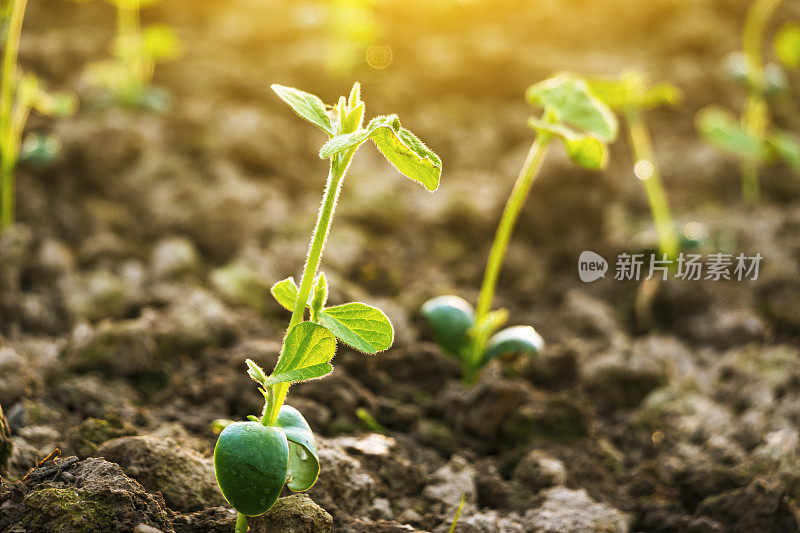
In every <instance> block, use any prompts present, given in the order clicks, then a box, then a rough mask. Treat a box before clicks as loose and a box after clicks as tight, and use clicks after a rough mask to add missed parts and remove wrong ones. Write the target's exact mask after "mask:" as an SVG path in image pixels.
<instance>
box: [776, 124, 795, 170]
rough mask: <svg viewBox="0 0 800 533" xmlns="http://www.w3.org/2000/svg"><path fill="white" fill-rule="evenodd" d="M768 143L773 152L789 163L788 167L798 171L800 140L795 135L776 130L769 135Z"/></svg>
mask: <svg viewBox="0 0 800 533" xmlns="http://www.w3.org/2000/svg"><path fill="white" fill-rule="evenodd" d="M769 145H770V147H771V148H772V150H773V151H774V152H775V154H776V155H777V156H778V157H780V158H781V159H783V160H784V161H785V162H786V164H787V165H789V168H791V169H792V170H793V171H794V172H796V173H800V140H798V138H797V136H796V135H792V134H791V133H789V132H786V131H777V132H775V133H773V134H772V135H771V136H770V138H769Z"/></svg>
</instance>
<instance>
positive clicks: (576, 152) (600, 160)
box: [564, 135, 608, 170]
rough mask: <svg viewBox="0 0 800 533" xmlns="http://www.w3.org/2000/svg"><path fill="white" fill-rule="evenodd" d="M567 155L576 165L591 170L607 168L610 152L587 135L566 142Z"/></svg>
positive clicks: (598, 141)
mask: <svg viewBox="0 0 800 533" xmlns="http://www.w3.org/2000/svg"><path fill="white" fill-rule="evenodd" d="M564 147H565V148H566V149H567V155H568V156H569V158H570V159H571V160H572V161H574V162H575V163H577V164H579V165H580V166H582V167H584V168H588V169H590V170H598V169H601V168H605V166H606V163H607V162H608V151H607V150H606V147H605V145H604V144H603V143H602V142H600V140H598V139H596V138H595V137H591V136H589V135H587V136H586V137H583V138H580V139H571V140H570V139H568V140H565V141H564Z"/></svg>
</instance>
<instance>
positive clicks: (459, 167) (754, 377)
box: [0, 0, 800, 533]
mask: <svg viewBox="0 0 800 533" xmlns="http://www.w3.org/2000/svg"><path fill="white" fill-rule="evenodd" d="M747 4H748V2H746V1H744V0H735V1H733V0H696V1H694V2H678V1H675V0H650V1H648V2H641V1H639V0H619V1H617V2H613V3H610V2H589V1H586V0H568V1H565V0H559V1H557V0H548V1H542V2H537V3H536V5H535V8H534V7H533V4H532V3H530V2H525V1H523V0H492V2H482V1H477V0H476V1H462V2H422V1H419V0H413V1H404V2H400V1H398V0H385V1H383V2H380V3H378V4H376V7H375V10H376V13H377V16H378V20H379V21H380V24H381V35H380V38H379V41H380V42H381V43H388V44H390V45H391V46H392V49H393V57H394V59H393V62H392V64H391V65H390V66H389V68H387V69H384V70H377V69H372V68H370V67H369V66H367V65H366V64H360V63H359V64H358V65H357V66H356V67H355V68H354V70H353V71H352V72H349V73H347V74H332V73H331V72H329V71H328V70H327V69H326V57H327V54H328V52H329V49H330V47H331V42H330V39H331V38H332V37H331V33H330V31H329V30H328V27H327V26H326V25H325V22H324V18H320V16H319V13H324V6H325V5H326V4H324V3H323V4H319V3H316V2H311V1H305V2H290V1H288V0H281V1H271V2H264V1H263V0H231V1H228V2H222V3H220V2H189V1H188V0H165V1H164V2H163V3H161V4H159V5H158V6H155V7H153V8H150V9H147V10H146V11H144V12H143V17H144V19H145V21H150V20H152V21H161V22H165V23H168V24H170V25H172V26H174V27H175V28H176V29H177V31H178V34H179V35H180V38H181V39H182V40H183V42H184V43H185V48H186V52H185V56H184V57H183V58H182V59H180V60H178V61H176V62H173V63H168V64H163V65H159V66H158V67H157V69H156V74H155V82H156V83H157V84H158V85H160V86H163V87H165V88H167V89H169V91H170V92H171V93H172V95H173V96H174V105H173V107H172V109H171V110H170V111H168V112H166V113H164V114H154V113H147V112H135V111H131V110H124V109H118V108H113V107H111V108H109V107H100V106H97V105H94V104H93V103H92V102H93V101H95V100H93V98H94V97H95V96H96V95H95V94H94V93H93V91H92V89H91V87H89V86H88V85H87V83H86V80H85V77H84V75H83V69H84V67H85V65H86V64H87V63H89V62H91V61H95V60H98V59H101V58H103V57H105V55H106V54H107V47H108V43H109V41H110V39H111V38H112V33H113V10H112V9H111V8H110V7H109V6H108V5H106V4H104V3H101V2H95V3H83V2H81V3H73V2H46V3H45V2H31V4H30V6H29V12H28V16H27V18H26V20H25V32H24V36H23V40H22V48H21V63H22V65H23V66H24V67H25V68H28V69H31V70H33V71H36V72H37V73H38V74H39V75H41V77H42V78H43V79H46V80H48V82H49V84H50V86H51V87H54V88H61V89H69V90H73V91H75V92H77V93H78V95H79V97H80V98H81V100H82V110H81V111H80V112H79V113H78V114H77V115H75V116H73V117H70V118H65V119H59V120H57V121H53V120H50V119H43V118H40V117H33V118H32V119H31V121H30V129H31V130H32V131H53V132H55V133H57V134H58V135H59V136H60V137H61V139H62V151H61V154H60V156H59V158H58V159H57V160H56V161H55V162H54V163H53V164H52V165H50V166H46V167H36V166H25V167H22V168H21V169H20V172H19V198H18V203H19V217H18V218H19V223H18V224H17V225H16V226H14V227H12V228H11V229H10V230H9V231H7V232H6V233H5V234H4V235H2V237H0V239H2V242H0V405H2V411H0V474H3V475H4V476H5V477H3V478H2V484H0V532H2V533H11V532H14V533H21V532H50V531H61V532H69V531H75V532H77V531H135V532H137V533H148V532H151V533H152V532H153V531H165V532H171V531H175V532H201V531H203V532H205V531H228V532H229V531H232V530H233V523H234V520H235V513H233V512H232V511H231V510H230V509H229V507H228V506H227V504H226V502H225V501H224V499H223V498H222V497H221V495H220V494H219V492H218V491H217V490H216V485H215V480H214V475H213V467H212V463H211V459H210V452H211V450H212V449H213V446H214V442H215V435H214V433H213V431H212V429H211V422H212V421H213V420H215V419H218V418H230V419H244V418H245V417H246V416H247V415H248V414H253V413H258V412H259V411H260V409H261V401H262V400H261V395H260V394H259V393H258V391H257V390H256V387H255V386H254V384H253V383H252V382H250V380H249V379H248V377H247V375H246V373H245V366H244V359H245V358H246V357H250V358H252V359H254V360H256V361H257V362H259V363H260V364H261V365H262V366H263V367H265V368H271V367H272V365H274V363H275V360H276V357H277V351H278V349H279V347H280V340H281V336H282V333H283V330H284V328H285V325H286V323H287V321H288V316H287V313H285V312H284V311H283V310H282V309H281V308H280V307H279V306H278V305H277V304H276V303H274V302H273V301H272V300H271V298H270V297H269V294H268V292H267V290H268V288H269V286H270V285H271V284H272V283H274V282H275V281H277V280H279V279H283V278H284V277H286V276H288V275H295V276H298V274H299V270H300V268H301V265H302V262H303V259H304V257H305V253H306V244H307V239H308V236H309V233H310V231H311V228H312V224H313V220H314V216H315V214H316V210H317V208H318V202H319V198H320V196H321V192H322V187H323V183H324V179H325V176H326V171H327V170H326V166H325V162H324V161H322V160H320V159H319V158H318V157H317V156H316V154H317V150H318V148H319V146H320V145H321V144H322V143H323V142H324V139H323V137H322V136H321V135H320V134H317V133H315V132H314V130H313V127H312V126H310V125H308V124H306V123H304V122H302V121H301V120H300V119H298V118H297V117H295V116H294V115H293V114H292V113H291V111H289V110H288V109H286V108H284V106H283V105H282V103H281V102H279V101H278V100H277V98H275V97H274V96H272V95H271V94H269V93H268V91H267V87H268V85H269V83H274V82H277V83H283V84H287V85H292V86H296V87H299V88H302V89H305V90H308V91H311V92H314V93H316V94H319V95H320V96H322V97H323V99H324V100H326V101H333V100H334V99H335V98H336V97H337V96H338V95H339V94H342V93H345V92H346V91H347V90H348V89H349V86H350V85H351V84H352V81H354V80H359V81H361V83H362V85H363V88H362V89H363V95H364V98H365V101H366V102H367V104H368V110H367V112H368V115H369V116H372V115H374V114H382V113H389V112H396V113H398V114H399V116H400V117H401V120H402V121H403V123H404V125H405V126H407V127H408V128H409V129H411V130H412V131H414V132H415V133H417V134H418V135H419V136H420V137H421V138H422V139H424V140H426V142H428V144H429V145H430V146H431V147H432V148H433V149H434V150H435V151H436V152H437V153H438V154H439V155H440V156H441V158H442V160H443V161H444V175H443V178H442V185H441V187H440V189H439V190H438V191H437V192H436V193H435V194H429V193H427V192H425V191H424V190H423V189H422V188H421V187H419V186H418V185H416V184H414V183H412V182H410V181H409V180H405V179H404V178H402V176H400V175H398V174H397V172H395V171H394V170H393V169H392V168H391V167H389V166H388V165H386V164H385V162H383V161H382V160H381V158H380V156H379V155H378V154H377V152H376V151H374V150H372V151H371V149H369V148H368V147H365V149H363V150H362V151H361V152H360V153H359V155H358V156H357V158H356V161H355V163H354V165H353V167H352V170H351V173H350V175H348V178H347V183H346V184H345V188H344V192H343V195H342V198H341V200H340V205H339V208H338V210H337V215H336V219H335V221H334V224H333V229H332V233H331V236H330V240H329V242H328V247H327V250H326V254H325V257H324V261H323V263H324V265H323V268H324V271H325V273H326V276H327V277H328V280H329V284H330V286H331V296H330V301H331V302H332V303H343V302H346V301H350V300H361V301H365V302H368V303H372V304H375V305H377V306H379V307H381V308H382V309H384V310H385V311H386V312H387V314H388V315H389V316H390V318H391V319H392V322H393V323H394V325H395V328H396V342H395V346H394V347H393V348H392V349H391V350H390V351H388V352H386V353H384V354H381V355H379V356H375V357H372V356H363V355H360V354H357V353H354V352H352V351H351V350H349V349H347V348H346V347H341V348H340V349H339V353H338V355H337V357H336V359H334V361H333V363H334V366H335V370H334V372H333V374H332V375H331V376H329V377H328V378H326V379H325V380H324V381H318V382H309V383H304V384H300V385H297V386H294V387H293V388H292V390H291V392H290V394H289V397H288V403H289V404H291V405H293V406H295V407H297V408H298V409H300V410H301V411H302V412H303V413H304V415H305V416H306V418H307V419H308V421H309V423H310V424H311V427H312V428H313V430H314V431H315V432H316V434H317V436H318V442H319V446H320V462H321V465H322V473H321V475H320V478H319V481H318V482H317V484H316V485H315V486H314V487H313V488H312V489H311V490H310V491H309V493H308V495H309V496H310V499H309V498H307V497H305V496H292V497H289V498H288V499H282V500H281V501H280V503H279V505H278V506H277V507H276V509H274V510H273V511H272V513H276V514H275V515H272V516H273V518H274V519H273V518H270V516H271V515H266V516H265V517H262V518H260V519H258V520H253V521H251V530H256V531H280V530H294V531H325V530H327V529H329V528H330V527H331V524H332V526H333V529H334V530H335V531H343V532H366V531H370V532H406V531H409V532H413V531H433V532H444V531H447V530H448V528H449V526H450V523H451V521H452V519H453V517H454V516H455V513H456V509H457V508H458V505H459V502H460V501H461V498H462V495H463V496H464V498H465V505H464V509H463V512H462V515H461V519H460V521H459V525H458V529H457V531H460V532H465V533H466V532H494V531H502V532H534V531H535V532H560V531H572V532H586V531H607V532H617V531H620V532H621V531H653V532H657V531H664V532H666V531H681V532H707V531H720V532H722V531H725V532H728V531H733V532H735V531H752V530H755V529H760V530H764V531H776V532H778V531H787V532H788V531H800V518H799V516H800V515H798V510H797V502H798V500H799V499H800V435H799V434H798V420H800V367H799V366H798V357H800V342H799V341H800V265H799V263H800V179H798V178H797V176H794V175H792V174H791V173H790V172H789V171H788V170H786V169H783V168H781V167H768V168H764V169H763V171H762V185H763V193H764V201H763V202H762V203H761V205H760V206H758V207H755V208H746V207H744V206H743V205H742V204H741V201H740V200H739V177H738V171H737V168H736V165H735V163H734V162H733V161H731V160H730V159H728V158H725V157H723V156H721V155H719V154H718V153H716V152H715V151H714V150H712V149H711V148H709V147H707V146H706V145H704V144H703V143H702V142H700V141H699V139H697V137H696V135H695V133H694V114H695V113H696V112H697V110H699V109H700V108H701V107H703V106H704V105H707V104H710V103H720V104H722V105H727V106H730V107H732V108H736V107H738V106H739V105H741V99H742V95H741V93H740V91H739V90H738V89H736V88H735V87H733V86H731V85H730V84H729V83H728V82H727V81H726V79H725V78H724V75H723V73H722V71H721V69H720V67H719V66H720V64H721V63H722V61H723V59H724V57H725V56H726V54H727V53H728V52H730V51H732V50H734V49H736V48H737V47H738V46H739V29H740V23H741V20H742V17H743V13H744V10H745V8H746V6H747ZM798 7H800V6H794V4H792V6H788V7H785V9H784V10H783V11H781V12H780V13H779V17H778V18H779V19H785V18H788V17H797V16H799V15H800V9H798ZM626 67H637V68H642V69H645V70H646V71H648V72H650V73H651V74H652V76H653V77H654V78H655V79H665V80H671V81H672V82H674V83H676V84H677V85H679V86H680V87H681V88H682V89H683V91H684V93H685V99H684V102H683V104H682V105H681V106H680V107H678V108H676V109H662V110H656V111H653V112H652V113H650V114H649V115H648V117H647V118H648V121H649V123H650V126H651V129H652V134H653V137H654V139H655V144H656V148H657V152H658V157H659V160H660V163H661V166H662V167H663V173H664V178H665V182H666V186H667V189H668V193H669V196H670V200H671V202H672V205H673V208H674V211H675V216H676V219H677V220H678V221H679V222H680V223H681V225H684V224H688V223H701V224H703V227H704V228H705V232H706V234H707V235H706V237H705V238H704V240H703V241H702V242H701V243H700V250H701V251H703V252H704V253H711V252H714V251H725V252H731V253H738V252H743V253H747V254H754V253H756V252H760V253H761V254H762V256H763V257H764V260H763V263H762V265H761V271H760V275H759V278H758V280H756V281H742V282H738V281H716V282H713V281H685V282H681V281H676V280H670V281H667V282H665V283H663V284H661V285H660V287H658V290H657V291H656V293H655V296H654V299H653V302H652V320H651V323H650V324H642V323H641V322H640V321H638V320H637V316H636V312H635V301H636V295H637V292H638V291H639V289H640V287H639V284H638V283H636V282H633V281H627V282H623V281H615V280H614V279H613V276H611V275H608V276H606V278H605V279H603V280H599V281H596V282H594V283H591V284H584V283H582V282H581V281H580V280H579V278H578V276H577V272H576V263H577V257H578V255H579V254H580V252H581V251H583V250H593V251H595V252H597V253H599V254H601V255H602V256H604V257H606V258H613V257H616V256H617V255H618V254H620V253H623V252H631V251H636V250H645V249H648V247H651V246H652V244H653V243H652V223H651V221H650V218H649V212H648V209H647V204H646V201H645V197H644V194H643V191H642V188H641V185H640V183H639V182H638V180H636V179H634V177H633V175H632V172H631V168H630V167H631V164H630V153H629V150H628V147H627V146H626V143H625V142H624V140H622V141H621V142H619V143H617V144H616V145H614V147H613V149H612V157H611V164H610V166H609V169H608V170H607V171H606V172H604V173H592V172H588V171H583V170H580V169H577V168H575V167H574V166H572V165H571V164H569V163H568V161H567V159H566V157H565V156H564V155H563V154H562V153H560V152H559V151H553V152H552V155H551V156H550V158H549V159H548V161H547V162H546V164H545V168H544V170H543V173H542V175H541V177H540V178H539V180H538V181H537V183H536V186H535V187H534V191H533V194H532V196H531V198H530V200H529V202H528V204H527V206H526V207H525V210H524V212H523V214H522V216H521V219H520V221H519V224H518V226H517V229H516V232H515V235H514V239H513V242H512V244H511V246H510V249H509V253H508V256H507V259H506V264H505V267H504V270H503V273H502V276H501V280H500V284H499V287H498V293H497V297H496V302H495V305H496V307H500V306H502V307H505V308H506V309H508V310H509V312H510V316H511V321H512V323H513V324H531V325H534V326H535V327H536V329H537V330H538V331H539V332H540V334H541V335H542V336H543V337H544V339H545V340H546V342H547V346H546V348H545V350H544V351H543V352H542V353H540V354H539V355H537V356H536V357H532V358H524V359H517V360H510V361H495V362H493V363H492V364H490V365H489V366H488V367H487V368H486V369H485V371H484V372H483V374H482V376H481V378H480V380H479V382H478V383H477V385H476V386H475V387H472V388H467V387H464V386H463V385H462V384H461V382H460V380H459V365H458V363H457V362H456V361H454V360H452V359H450V358H448V357H447V356H445V355H443V354H441V353H440V352H439V351H438V349H437V348H436V346H435V344H433V342H432V340H431V337H430V332H429V331H428V330H427V328H426V327H425V324H424V323H423V321H422V320H421V318H420V316H419V313H418V309H419V307H420V305H421V304H422V303H423V302H424V301H425V300H426V299H427V298H430V297H432V296H436V295H440V294H458V295H460V296H462V297H464V298H466V299H468V300H470V301H473V302H474V301H475V300H476V297H477V288H478V286H479V283H480V279H481V276H482V273H483V267H484V265H485V259H486V256H487V252H488V247H489V246H490V244H491V240H492V237H493V232H494V228H495V226H496V223H497V219H498V216H499V212H500V210H501V208H502V205H503V202H504V201H505V198H506V196H507V194H508V192H509V190H510V188H511V185H512V183H513V180H514V177H515V176H516V171H517V168H518V167H519V165H520V164H521V162H522V160H523V158H524V154H525V152H526V150H527V148H528V145H529V144H530V142H531V140H532V132H531V131H530V130H529V129H527V127H526V124H525V121H526V118H527V116H528V115H529V109H528V108H527V105H526V104H525V102H524V99H523V98H522V95H523V93H524V90H525V88H526V87H527V86H528V85H530V84H531V83H533V82H535V81H538V80H540V79H543V78H544V77H546V76H548V75H549V74H551V73H552V72H555V71H561V70H572V71H580V72H586V73H592V74H600V73H608V74H612V73H616V72H619V71H620V70H622V69H623V68H626ZM790 78H791V79H790V81H791V83H793V91H794V92H793V93H792V94H793V95H794V96H795V97H796V96H797V95H798V92H797V90H798V87H799V86H800V85H798V81H800V79H798V76H797V74H796V73H794V74H791V75H790ZM797 101H798V99H797V98H794V99H791V98H788V99H786V100H785V101H783V102H782V103H779V104H778V105H776V107H775V120H776V121H777V122H778V123H780V124H781V125H782V126H783V127H784V128H787V129H790V130H794V131H797V130H798V128H800V112H798V107H797ZM612 268H613V267H612ZM645 325H646V326H647V327H643V326H645ZM359 409H363V410H365V411H366V412H367V413H369V414H370V415H371V416H372V417H374V419H375V420H376V421H377V422H378V423H379V425H380V428H375V427H371V428H370V427H367V426H365V423H364V422H363V421H362V418H360V417H359V416H358V415H357V411H358V410H359ZM3 413H4V414H5V419H7V426H6V422H5V420H4V419H3V416H2V414H3ZM376 429H380V432H377V431H376ZM9 442H13V451H12V452H11V455H10V459H9V461H8V465H7V468H4V467H6V465H5V464H4V461H3V459H4V458H5V456H6V452H7V450H8V443H9ZM56 449H59V450H60V456H59V454H58V453H53V452H54V450H56ZM286 496H289V494H288V491H287V494H286ZM276 524H277V525H276ZM276 528H277V529H276Z"/></svg>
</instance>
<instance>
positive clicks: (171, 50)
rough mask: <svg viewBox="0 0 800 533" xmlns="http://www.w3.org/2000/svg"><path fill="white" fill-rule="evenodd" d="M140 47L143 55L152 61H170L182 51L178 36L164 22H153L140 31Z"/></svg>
mask: <svg viewBox="0 0 800 533" xmlns="http://www.w3.org/2000/svg"><path fill="white" fill-rule="evenodd" d="M142 47H143V51H144V53H145V55H146V56H147V57H149V58H150V59H152V60H153V61H170V60H173V59H177V58H178V57H180V55H181V54H182V53H183V47H182V46H181V42H180V41H179V40H178V36H177V35H175V32H174V31H173V30H172V28H170V27H169V26H167V25H166V24H154V25H152V26H148V27H147V28H145V29H144V31H143V32H142Z"/></svg>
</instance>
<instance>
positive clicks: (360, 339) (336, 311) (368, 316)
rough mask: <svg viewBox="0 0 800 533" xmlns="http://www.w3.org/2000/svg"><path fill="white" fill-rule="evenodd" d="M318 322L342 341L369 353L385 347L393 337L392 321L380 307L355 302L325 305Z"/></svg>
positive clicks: (386, 347)
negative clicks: (331, 305)
mask: <svg viewBox="0 0 800 533" xmlns="http://www.w3.org/2000/svg"><path fill="white" fill-rule="evenodd" d="M320 323H321V324H322V325H323V326H325V327H326V328H328V330H330V331H331V333H333V334H334V335H335V336H336V337H337V338H338V339H339V340H341V341H342V342H344V343H345V344H348V345H349V346H352V347H353V348H355V349H356V350H359V351H361V352H364V353H368V354H375V353H378V352H382V351H384V350H388V349H389V347H391V346H392V342H393V341H394V329H393V328H392V323H391V322H389V319H388V318H387V317H386V315H385V314H383V311H381V310H380V309H376V308H375V307H371V306H369V305H366V304H362V303H358V302H353V303H347V304H343V305H337V306H334V307H328V308H327V309H324V310H323V311H322V313H320Z"/></svg>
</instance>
